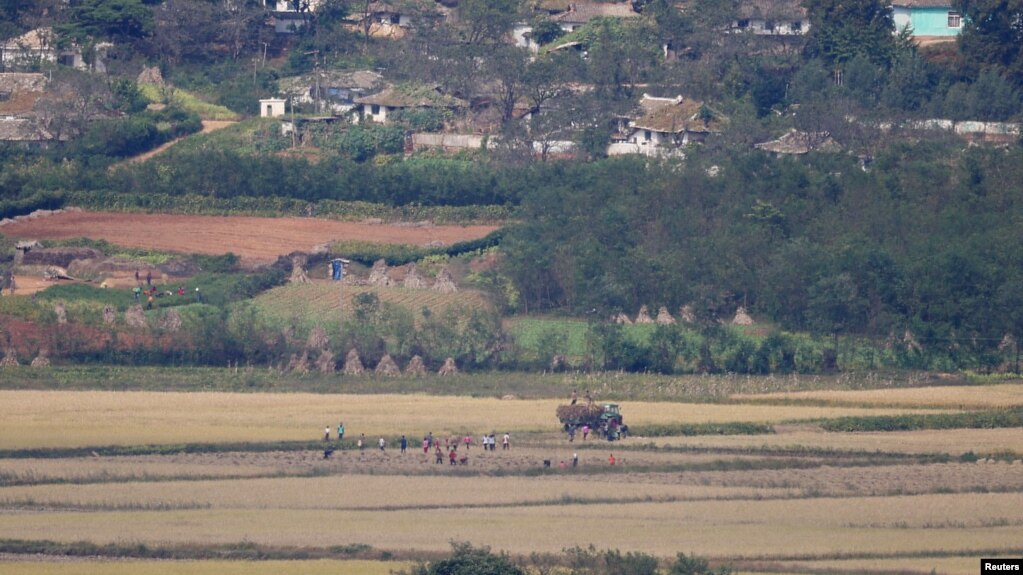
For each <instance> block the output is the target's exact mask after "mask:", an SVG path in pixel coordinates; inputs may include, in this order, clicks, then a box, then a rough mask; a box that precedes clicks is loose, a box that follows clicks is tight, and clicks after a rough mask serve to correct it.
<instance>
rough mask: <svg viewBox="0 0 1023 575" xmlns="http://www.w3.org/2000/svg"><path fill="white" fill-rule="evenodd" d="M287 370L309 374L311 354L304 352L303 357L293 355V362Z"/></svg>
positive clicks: (289, 362)
mask: <svg viewBox="0 0 1023 575" xmlns="http://www.w3.org/2000/svg"><path fill="white" fill-rule="evenodd" d="M285 369H286V371H290V372H293V373H309V352H308V351H303V352H302V355H298V354H297V353H293V354H291V360H290V361H288V367H287V368H285Z"/></svg>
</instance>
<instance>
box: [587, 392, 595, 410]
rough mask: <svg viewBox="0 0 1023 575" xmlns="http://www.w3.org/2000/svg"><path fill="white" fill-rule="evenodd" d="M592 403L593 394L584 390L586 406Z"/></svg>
mask: <svg viewBox="0 0 1023 575" xmlns="http://www.w3.org/2000/svg"><path fill="white" fill-rule="evenodd" d="M591 405H593V396H592V395H590V390H588V389H587V390H586V407H589V406H591Z"/></svg>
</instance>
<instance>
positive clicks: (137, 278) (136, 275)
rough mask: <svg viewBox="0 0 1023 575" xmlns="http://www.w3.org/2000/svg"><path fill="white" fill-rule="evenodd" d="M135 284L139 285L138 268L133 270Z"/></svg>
mask: <svg viewBox="0 0 1023 575" xmlns="http://www.w3.org/2000/svg"><path fill="white" fill-rule="evenodd" d="M135 283H139V268H135Z"/></svg>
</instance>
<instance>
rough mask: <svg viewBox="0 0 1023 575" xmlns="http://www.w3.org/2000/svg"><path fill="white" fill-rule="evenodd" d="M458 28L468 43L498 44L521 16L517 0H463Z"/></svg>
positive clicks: (459, 5) (459, 11)
mask: <svg viewBox="0 0 1023 575" xmlns="http://www.w3.org/2000/svg"><path fill="white" fill-rule="evenodd" d="M457 11H458V24H457V27H458V30H459V35H460V36H461V39H462V40H463V41H464V42H466V43H468V44H498V43H500V42H502V41H503V40H504V38H505V36H506V35H507V34H508V33H509V32H510V31H511V29H512V27H513V26H514V25H515V21H516V20H517V19H518V17H519V3H518V1H517V0H461V1H460V2H459V3H458V9H457Z"/></svg>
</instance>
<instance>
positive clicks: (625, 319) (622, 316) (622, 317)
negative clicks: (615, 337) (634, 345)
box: [611, 312, 632, 325]
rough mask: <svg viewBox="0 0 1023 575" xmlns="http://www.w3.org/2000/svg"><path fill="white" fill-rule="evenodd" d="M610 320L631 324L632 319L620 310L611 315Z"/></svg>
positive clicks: (621, 323)
mask: <svg viewBox="0 0 1023 575" xmlns="http://www.w3.org/2000/svg"><path fill="white" fill-rule="evenodd" d="M611 321H613V322H615V323H617V324H620V325H632V320H631V319H629V316H627V315H625V314H624V313H622V312H618V315H616V316H614V317H612V318H611Z"/></svg>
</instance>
